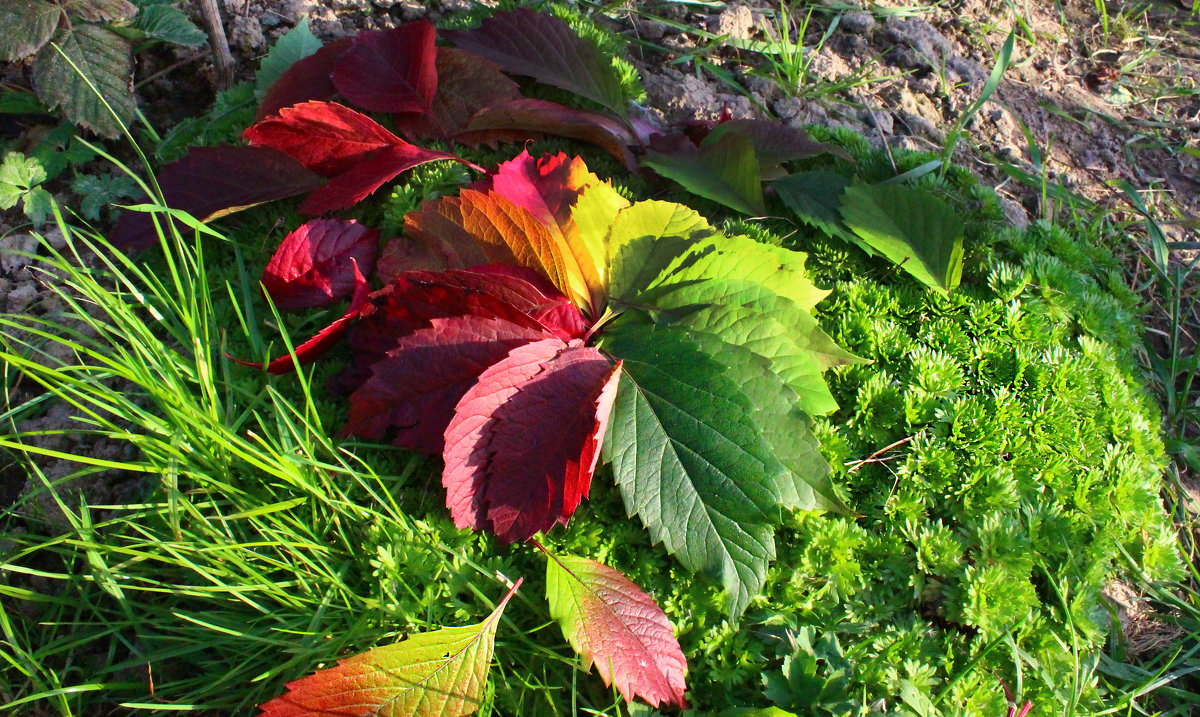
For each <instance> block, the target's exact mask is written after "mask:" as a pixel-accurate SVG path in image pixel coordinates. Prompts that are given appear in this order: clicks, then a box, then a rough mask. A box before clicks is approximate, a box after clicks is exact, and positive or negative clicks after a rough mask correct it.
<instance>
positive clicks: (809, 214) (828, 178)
mask: <svg viewBox="0 0 1200 717" xmlns="http://www.w3.org/2000/svg"><path fill="white" fill-rule="evenodd" d="M771 186H772V187H774V188H775V191H776V192H777V193H778V194H779V198H780V200H782V201H783V203H784V204H785V205H787V208H788V209H791V210H792V211H793V212H795V213H796V217H797V218H798V219H800V221H802V222H804V223H805V224H808V225H809V226H812V227H816V228H817V229H820V230H821V231H823V232H825V233H826V234H828V235H829V236H840V237H845V236H846V235H847V232H846V229H845V227H844V226H843V225H842V217H841V213H840V212H839V211H838V207H840V206H841V203H842V193H843V192H845V191H846V187H848V186H850V180H849V179H848V178H846V177H845V176H844V175H841V174H837V173H836V172H798V173H796V174H792V175H789V176H787V177H784V178H783V179H780V180H778V181H776V182H773V183H772V184H771Z"/></svg>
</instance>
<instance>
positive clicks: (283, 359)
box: [231, 265, 371, 376]
mask: <svg viewBox="0 0 1200 717" xmlns="http://www.w3.org/2000/svg"><path fill="white" fill-rule="evenodd" d="M354 280H355V282H356V283H355V287H354V298H353V299H352V300H351V301H350V306H349V307H347V308H346V313H345V314H343V315H342V318H340V319H338V320H337V321H334V322H333V323H332V324H330V325H328V326H326V327H325V328H323V329H321V330H320V331H318V332H317V334H316V336H313V337H312V338H311V339H309V340H308V341H305V342H304V343H302V344H300V345H299V346H295V347H294V348H295V352H296V360H295V361H292V355H291V354H284V355H282V356H279V357H277V358H275V359H272V360H271V362H270V363H268V364H267V365H266V371H267V373H270V374H275V375H277V376H278V375H280V374H285V373H291V372H292V371H295V370H296V369H297V367H299V366H307V365H308V364H310V363H312V362H313V361H316V360H317V359H319V358H321V357H322V356H324V355H325V354H326V352H328V351H329V350H330V349H331V348H333V347H334V346H336V345H337V342H338V340H339V339H341V338H342V334H344V333H346V329H347V328H349V326H350V324H351V323H352V322H353V321H354V320H355V319H357V318H359V317H360V316H362V315H363V313H364V311H365V310H366V309H367V308H368V307H369V306H370V301H371V299H370V296H371V285H370V284H368V283H367V280H366V279H364V278H363V275H362V273H361V272H359V270H358V266H357V265H355V266H354ZM231 358H232V357H231ZM233 360H234V361H237V362H238V363H240V364H242V365H243V366H252V367H254V368H260V369H261V368H263V365H262V363H257V362H251V361H243V360H241V359H236V358H235V359H233Z"/></svg>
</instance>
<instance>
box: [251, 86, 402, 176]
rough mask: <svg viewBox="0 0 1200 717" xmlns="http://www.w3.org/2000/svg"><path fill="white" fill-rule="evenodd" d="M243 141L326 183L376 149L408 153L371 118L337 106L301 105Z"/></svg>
mask: <svg viewBox="0 0 1200 717" xmlns="http://www.w3.org/2000/svg"><path fill="white" fill-rule="evenodd" d="M245 136H246V139H247V140H249V141H250V144H252V145H256V146H264V147H273V148H275V149H278V150H280V151H282V152H286V153H287V154H289V155H291V156H292V157H295V158H296V159H297V160H299V161H300V162H301V163H303V164H304V166H306V167H308V168H309V169H311V170H313V171H314V172H316V173H317V174H320V175H322V176H325V177H333V176H336V175H339V174H342V173H343V172H346V171H348V170H350V169H353V168H355V167H357V166H358V165H360V164H362V163H363V162H365V161H367V160H369V159H371V158H372V157H374V156H375V155H376V153H377V152H379V150H381V149H387V148H389V147H397V146H402V147H412V145H410V144H408V143H407V142H405V141H404V140H402V139H400V138H399V137H397V136H396V135H394V134H392V133H391V132H389V131H387V129H385V128H384V127H383V125H381V124H379V123H378V122H376V121H375V120H373V119H371V118H370V117H368V116H366V115H364V114H362V113H359V112H355V111H354V110H352V109H350V108H349V107H345V106H343V105H339V104H338V103H336V102H305V103H304V104H301V105H296V106H295V107H290V108H287V109H284V110H282V111H280V113H279V115H278V116H275V117H269V118H267V119H265V120H263V121H262V122H259V123H258V124H256V125H254V126H253V127H251V128H250V129H248V130H246V133H245ZM414 149H417V150H418V151H425V150H419V148H414Z"/></svg>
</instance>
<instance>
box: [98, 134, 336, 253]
mask: <svg viewBox="0 0 1200 717" xmlns="http://www.w3.org/2000/svg"><path fill="white" fill-rule="evenodd" d="M158 185H159V187H160V188H161V190H162V193H163V198H164V200H165V202H166V205H167V206H168V207H170V208H172V209H179V210H182V211H185V212H187V213H188V214H191V215H192V216H194V217H195V218H197V219H199V220H200V221H205V222H207V221H210V220H213V219H217V218H220V217H222V216H225V215H226V214H231V213H233V212H236V211H239V210H241V209H245V208H247V207H252V206H254V205H256V204H262V203H263V202H269V201H273V200H275V199H283V198H284V197H291V196H294V195H297V194H304V193H306V192H311V191H312V190H314V189H316V188H317V187H319V186H321V178H320V177H318V176H317V175H315V174H313V173H312V172H310V171H309V170H308V169H306V168H305V167H304V165H302V164H300V163H299V162H297V161H296V160H294V159H292V158H291V157H289V156H288V155H286V154H284V153H283V152H280V151H278V150H275V149H271V148H269V147H230V146H219V147H193V148H192V149H191V150H189V151H188V154H187V156H186V157H184V158H183V159H180V160H179V161H177V162H172V163H171V164H168V165H166V166H165V167H163V168H162V170H161V171H160V172H159V173H158ZM178 226H179V227H180V231H181V232H185V233H186V232H187V231H188V230H187V229H186V228H184V226H183V225H182V224H179V225H178ZM112 242H113V246H115V247H117V248H118V249H121V250H123V251H126V252H139V251H144V250H146V249H149V248H150V247H151V246H154V245H156V244H157V243H158V234H157V233H156V232H155V229H154V223H153V221H152V219H151V217H150V215H149V214H146V213H144V212H128V211H127V212H124V213H122V214H121V219H120V220H119V221H118V222H117V229H116V231H115V232H114V234H113V237H112Z"/></svg>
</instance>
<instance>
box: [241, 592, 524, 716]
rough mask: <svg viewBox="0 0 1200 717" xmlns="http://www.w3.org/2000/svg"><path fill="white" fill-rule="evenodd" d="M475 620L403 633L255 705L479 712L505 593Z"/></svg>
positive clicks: (268, 712)
mask: <svg viewBox="0 0 1200 717" xmlns="http://www.w3.org/2000/svg"><path fill="white" fill-rule="evenodd" d="M520 586H521V580H517V582H516V584H515V585H513V586H512V589H511V590H509V591H508V594H506V595H505V596H504V598H503V599H502V600H501V601H500V604H498V605H497V606H496V609H495V610H494V611H492V614H491V615H489V616H488V617H487V618H486V619H485V620H484V621H483V622H481V623H479V624H478V625H465V626H463V627H443V628H442V629H440V630H433V631H431V632H422V633H418V634H415V635H410V636H409V637H408V638H407V639H405V640H402V641H400V642H397V643H394V644H391V645H385V646H383V647H376V648H372V649H370V650H368V651H366V652H363V653H360V654H358V655H354V656H353V657H348V658H346V659H344V660H338V665H337V667H331V668H328V669H325V670H320V671H318V672H316V673H315V674H312V675H309V676H308V677H304V678H302V679H299V680H296V681H294V682H289V683H288V684H287V689H288V691H287V693H286V694H283V695H280V696H279V697H276V698H275V699H273V700H271V701H270V702H267V703H266V704H264V705H261V706H260V707H259V709H261V710H262V712H263V717H305V716H308V717H317V716H322V717H331V716H333V715H339V716H345V717H350V716H352V715H353V716H358V717H368V716H370V717H376V716H377V717H465V715H469V714H473V713H474V712H475V711H476V710H478V709H479V707H480V704H481V702H482V699H483V691H484V686H485V685H486V684H487V674H488V670H489V668H490V667H491V664H492V650H493V649H494V647H495V641H496V628H497V627H498V626H499V624H500V616H501V614H503V612H504V607H505V606H506V605H507V604H508V601H509V599H511V598H512V596H513V593H515V592H516V591H517V588H518V587H520Z"/></svg>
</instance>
